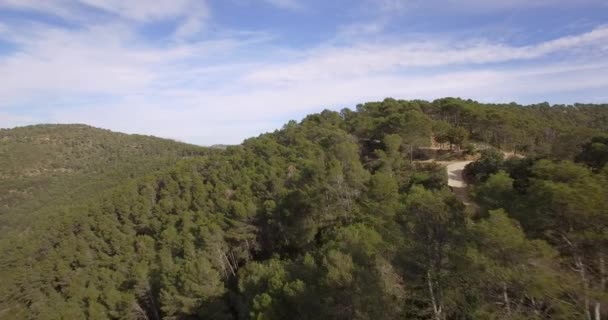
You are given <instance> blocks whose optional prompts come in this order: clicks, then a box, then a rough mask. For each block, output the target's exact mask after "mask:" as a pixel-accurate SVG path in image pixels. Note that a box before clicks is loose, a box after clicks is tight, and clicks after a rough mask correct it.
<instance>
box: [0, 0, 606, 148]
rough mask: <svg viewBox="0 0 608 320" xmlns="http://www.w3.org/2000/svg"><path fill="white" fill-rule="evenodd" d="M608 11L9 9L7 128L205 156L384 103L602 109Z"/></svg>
mask: <svg viewBox="0 0 608 320" xmlns="http://www.w3.org/2000/svg"><path fill="white" fill-rule="evenodd" d="M607 71H608V0H510V1H497V0H444V1H441V0H425V1H423V0H351V1H347V0H335V1H330V0H326V1H320V0H312V1H304V0H206V1H205V0H156V1H148V0H131V1H123V0H73V1H68V0H45V1H39V0H0V127H4V128H10V127H14V126H21V125H27V124H35V123H86V124H90V125H93V126H98V127H103V128H108V129H112V130H116V131H122V132H128V133H141V134H151V135H156V136H161V137H166V138H172V139H177V140H180V141H185V142H190V143H196V144H201V145H210V144H216V143H228V144H232V143H239V142H241V141H242V140H243V139H244V138H247V137H250V136H255V135H258V134H260V133H262V132H266V131H272V130H274V129H277V128H280V127H281V125H282V124H283V123H285V122H286V121H288V120H290V119H300V118H301V117H302V116H304V115H306V114H308V113H312V112H318V111H321V110H323V109H325V108H329V109H334V110H339V109H341V108H344V107H351V108H352V107H354V106H355V105H356V104H358V103H361V102H366V101H372V100H381V99H383V98H385V97H395V98H401V99H428V100H432V99H436V98H440V97H445V96H458V97H463V98H471V99H476V100H480V101H483V102H511V101H515V102H519V103H525V104H527V103H538V102H544V101H548V102H550V103H566V104H567V103H573V102H595V103H606V102H608V72H607Z"/></svg>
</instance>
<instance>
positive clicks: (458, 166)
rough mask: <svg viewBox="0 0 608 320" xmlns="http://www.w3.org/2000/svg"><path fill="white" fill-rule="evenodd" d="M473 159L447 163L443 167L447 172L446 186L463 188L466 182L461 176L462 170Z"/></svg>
mask: <svg viewBox="0 0 608 320" xmlns="http://www.w3.org/2000/svg"><path fill="white" fill-rule="evenodd" d="M471 162H473V161H457V162H452V163H449V164H448V165H447V166H446V167H445V168H446V170H447V172H448V186H450V187H452V188H464V187H466V186H467V184H466V183H465V182H464V179H463V178H462V170H464V167H465V166H466V165H467V164H469V163H471Z"/></svg>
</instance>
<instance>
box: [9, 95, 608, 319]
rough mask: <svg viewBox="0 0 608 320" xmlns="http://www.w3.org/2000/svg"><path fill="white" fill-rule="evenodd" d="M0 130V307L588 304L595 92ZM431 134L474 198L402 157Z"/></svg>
mask: <svg viewBox="0 0 608 320" xmlns="http://www.w3.org/2000/svg"><path fill="white" fill-rule="evenodd" d="M57 129H59V130H60V131H61V132H64V133H62V135H61V136H62V137H63V138H61V139H58V138H56V136H55V135H52V134H51V133H52V132H53V130H57ZM27 131H33V132H36V133H35V134H34V133H26V132H27ZM2 134H3V137H4V138H2V139H0V141H2V143H3V144H2V148H3V149H2V151H3V152H2V157H3V158H2V161H3V162H4V163H7V164H8V165H7V166H6V168H10V169H3V170H4V171H2V172H3V179H4V180H3V181H7V182H9V183H10V185H11V187H10V189H5V190H25V191H23V192H18V193H16V192H13V193H10V192H9V193H8V194H12V195H11V196H10V197H7V198H3V200H2V201H3V204H4V210H8V211H5V212H8V214H12V215H11V217H14V218H15V220H14V221H13V222H14V223H16V224H20V223H22V222H21V220H19V218H20V216H26V217H36V219H37V221H36V223H32V224H31V227H29V228H27V230H23V231H21V232H17V233H11V234H10V235H7V236H5V237H4V239H1V240H0V253H1V255H0V256H1V258H0V279H2V281H1V282H0V318H2V319H435V320H442V319H585V318H589V319H590V317H591V315H592V313H594V312H595V310H599V311H597V312H599V314H600V316H604V317H605V316H606V313H607V312H606V301H608V292H607V289H606V286H605V283H606V279H608V275H607V273H606V269H605V259H606V257H607V256H608V252H607V251H606V250H607V248H608V203H607V202H606V201H605V200H606V195H607V194H608V167H607V166H606V161H605V160H606V159H608V157H607V155H608V147H607V146H608V141H607V140H606V139H605V137H606V135H607V134H608V106H605V105H576V106H548V105H535V106H519V105H515V104H509V105H488V104H480V103H477V102H474V101H469V100H460V99H452V98H448V99H441V100H437V101H433V102H427V101H401V100H393V99H386V100H384V101H382V102H373V103H366V104H363V105H359V106H357V108H356V110H349V109H344V110H342V111H341V112H333V111H327V110H326V111H323V112H321V113H319V114H313V115H309V116H307V117H306V118H305V119H303V120H302V121H300V122H296V121H290V122H288V123H287V124H285V125H284V127H283V128H282V129H280V130H277V131H275V132H272V133H267V134H263V135H260V136H259V137H255V138H250V139H248V140H246V141H245V142H244V143H243V144H242V145H239V146H232V147H228V148H226V149H225V150H215V151H213V152H210V151H206V150H205V149H200V148H195V147H192V146H187V145H183V144H178V143H175V142H171V141H166V140H160V139H156V138H150V137H141V136H127V135H121V134H115V133H110V132H107V131H103V130H98V129H92V128H89V127H82V126H67V127H63V126H61V127H56V126H37V127H29V128H20V129H14V130H8V131H6V130H5V131H2ZM11 136H15V138H11ZM6 137H8V138H6ZM16 137H19V138H16ZM68 137H70V138H68ZM83 137H87V138H83ZM50 141H52V142H53V143H50ZM432 141H434V142H439V143H443V144H444V145H445V146H446V148H448V147H447V146H448V145H450V147H451V150H450V151H448V152H449V153H450V156H451V157H455V158H464V157H475V159H478V160H477V161H476V162H473V163H472V164H471V165H469V166H467V167H466V169H465V177H466V178H467V180H468V181H469V183H470V186H469V188H468V189H466V190H465V192H467V193H468V194H469V195H470V197H471V198H472V199H473V201H475V203H476V205H474V206H473V205H469V206H466V205H465V204H464V203H463V202H461V201H460V200H459V199H458V198H457V197H456V196H455V194H454V192H453V191H452V190H450V189H449V188H448V187H447V186H446V173H445V169H444V168H443V167H442V166H441V165H439V164H434V163H429V162H423V161H415V160H416V155H414V154H413V153H414V152H415V151H416V149H417V148H418V147H426V146H428V145H430V144H431V142H432ZM473 143H475V144H476V145H491V146H494V147H495V148H496V150H495V149H488V150H484V151H482V152H481V153H480V154H479V153H478V152H477V151H476V150H475V148H474V146H473ZM9 147H10V148H11V149H8V148H9ZM498 149H501V150H509V151H510V150H514V151H516V152H517V153H518V154H520V155H523V156H522V157H519V158H512V159H504V157H503V155H502V153H501V152H499V151H498ZM5 150H14V151H13V152H11V153H10V155H8V153H7V152H5ZM201 155H204V156H201ZM169 164H171V165H169ZM158 169H160V170H158ZM42 186H44V187H42ZM2 188H7V187H6V185H5V184H4V183H3V185H2ZM80 188H84V189H82V190H85V191H82V192H80V191H79V190H81V189H80ZM28 190H31V191H28ZM47 190H49V191H47ZM106 190H107V192H104V191H106ZM1 194H6V192H3V193H1ZM57 195H60V196H59V197H58V198H57V199H54V198H55V197H56V196H57ZM7 208H8V209H7ZM30 208H33V209H34V211H33V212H34V213H32V212H28V211H29V210H30ZM11 212H12V213H11ZM41 212H44V213H45V214H47V213H48V214H49V215H51V214H52V215H53V217H54V218H53V219H43V218H42V217H44V215H42V214H41ZM57 212H60V213H61V214H56V213H57ZM17 213H18V214H17Z"/></svg>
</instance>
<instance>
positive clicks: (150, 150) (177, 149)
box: [0, 125, 207, 232]
mask: <svg viewBox="0 0 608 320" xmlns="http://www.w3.org/2000/svg"><path fill="white" fill-rule="evenodd" d="M206 152H207V151H206V150H205V149H204V148H201V147H196V146H192V145H187V144H183V143H177V142H175V141H171V140H165V139H159V138H155V137H148V136H141V135H126V134H122V133H115V132H111V131H108V130H102V129H97V128H93V127H89V126H86V125H38V126H28V127H20V128H15V129H10V130H6V129H0V182H1V183H0V227H1V228H0V230H2V229H4V230H3V231H2V232H8V231H9V230H11V229H14V228H19V227H20V226H27V225H30V224H31V223H33V222H34V221H35V220H36V219H39V218H41V217H44V216H46V215H49V214H53V213H54V212H57V211H58V208H59V207H62V206H72V205H74V204H82V202H84V201H86V200H88V199H90V198H93V197H96V196H97V195H98V194H99V193H103V192H104V191H105V190H106V189H109V188H112V187H115V186H118V185H120V184H121V183H122V182H123V181H125V180H127V179H132V178H137V177H140V176H142V175H144V174H147V173H150V172H154V171H157V170H160V169H164V168H167V167H169V166H172V165H173V164H174V163H175V162H177V161H178V160H179V159H182V158H184V157H193V156H199V155H203V154H205V153H206Z"/></svg>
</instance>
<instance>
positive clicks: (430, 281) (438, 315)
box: [426, 271, 442, 320]
mask: <svg viewBox="0 0 608 320" xmlns="http://www.w3.org/2000/svg"><path fill="white" fill-rule="evenodd" d="M426 278H427V283H428V286H429V294H430V295H431V304H432V305H433V315H434V316H435V320H441V319H442V315H441V306H440V305H438V303H437V299H436V298H435V290H434V289H433V279H432V278H431V271H427V273H426Z"/></svg>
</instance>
